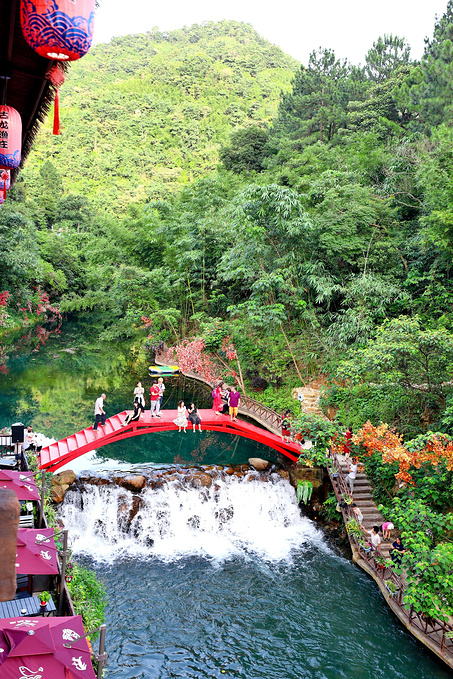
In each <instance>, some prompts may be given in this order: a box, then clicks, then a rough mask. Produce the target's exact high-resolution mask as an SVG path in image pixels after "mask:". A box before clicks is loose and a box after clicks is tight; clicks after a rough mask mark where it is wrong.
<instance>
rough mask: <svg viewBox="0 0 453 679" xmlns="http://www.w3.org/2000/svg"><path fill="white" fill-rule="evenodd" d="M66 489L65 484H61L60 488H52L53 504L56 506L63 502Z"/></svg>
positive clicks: (66, 485)
mask: <svg viewBox="0 0 453 679" xmlns="http://www.w3.org/2000/svg"><path fill="white" fill-rule="evenodd" d="M68 488H69V485H68V484H67V483H65V484H63V485H62V486H52V502H55V504H57V505H58V504H60V502H63V499H64V496H65V493H66V491H67V490H68Z"/></svg>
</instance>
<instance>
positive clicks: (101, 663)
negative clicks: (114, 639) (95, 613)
mask: <svg viewBox="0 0 453 679" xmlns="http://www.w3.org/2000/svg"><path fill="white" fill-rule="evenodd" d="M106 629H107V625H101V634H100V636H99V659H98V671H97V675H96V676H97V679H102V672H103V670H104V667H105V665H106V662H107V654H106V653H105V631H106Z"/></svg>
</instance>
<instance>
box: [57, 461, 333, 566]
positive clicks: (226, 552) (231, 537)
mask: <svg viewBox="0 0 453 679" xmlns="http://www.w3.org/2000/svg"><path fill="white" fill-rule="evenodd" d="M268 478H269V481H268V482H263V481H260V480H257V479H256V478H255V479H254V480H253V481H250V477H249V476H244V477H242V478H238V477H235V476H232V477H227V478H226V479H224V480H220V479H216V481H215V483H213V484H212V486H211V487H210V488H194V487H192V486H191V485H190V484H187V485H183V484H181V483H180V482H179V481H170V482H168V483H165V485H164V486H163V487H161V488H159V489H155V490H153V489H151V488H145V489H144V490H143V491H142V493H141V494H140V495H139V496H137V495H135V496H134V494H133V493H131V492H129V491H127V490H125V489H123V488H120V487H117V486H94V485H87V486H86V487H85V490H84V491H83V492H80V491H68V492H67V493H66V496H65V500H64V503H63V505H62V507H61V510H60V516H61V518H62V520H63V522H64V524H65V527H66V528H68V529H69V535H70V540H71V548H72V550H73V552H74V554H76V555H77V554H86V555H89V556H91V557H92V558H94V559H96V560H101V561H104V560H107V561H111V560H113V559H115V558H118V557H122V556H125V555H128V556H133V555H136V556H141V557H158V558H160V559H162V560H165V561H173V560H175V559H178V558H181V557H187V556H192V555H198V556H204V557H206V558H209V559H212V560H215V561H223V560H225V559H227V558H231V557H233V556H237V555H241V556H243V557H245V558H253V557H256V556H259V557H261V558H262V559H265V560H271V561H277V560H289V559H290V558H291V554H292V552H293V551H294V550H295V549H297V548H300V547H301V546H303V545H312V544H316V546H317V547H319V548H321V549H324V550H327V549H328V548H327V546H326V545H325V543H324V541H323V537H322V534H321V533H320V532H319V531H318V530H317V529H316V527H315V526H314V524H313V523H312V522H311V521H310V520H309V519H307V518H305V517H303V516H301V514H300V510H299V508H298V506H297V501H296V497H295V493H294V489H293V488H292V486H291V485H290V484H289V483H288V482H287V481H285V480H284V479H282V478H281V477H280V476H278V475H277V474H271V475H270V477H268ZM138 498H140V500H138ZM137 501H138V502H139V505H140V506H139V508H138V511H137V513H136V514H135V516H134V518H133V519H132V521H131V522H130V520H129V519H130V511H131V509H133V507H134V503H135V509H136V508H137Z"/></svg>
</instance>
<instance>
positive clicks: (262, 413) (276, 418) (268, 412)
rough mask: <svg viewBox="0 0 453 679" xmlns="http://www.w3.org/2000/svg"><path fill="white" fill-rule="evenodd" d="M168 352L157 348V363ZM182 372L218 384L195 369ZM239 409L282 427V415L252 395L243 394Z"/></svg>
mask: <svg viewBox="0 0 453 679" xmlns="http://www.w3.org/2000/svg"><path fill="white" fill-rule="evenodd" d="M166 353H167V348H166V347H165V346H164V347H159V348H157V351H156V363H157V362H158V361H159V362H161V361H163V360H164V357H165V355H166ZM181 372H182V374H183V375H185V376H186V377H192V378H193V379H197V380H200V381H201V382H204V383H205V384H206V385H208V386H209V387H211V389H213V388H214V387H215V386H216V384H215V383H214V382H210V381H208V380H207V379H205V378H204V377H203V376H201V375H199V374H198V373H197V372H195V371H193V370H190V371H188V370H187V371H181ZM239 409H240V411H241V412H242V413H244V414H249V415H252V416H253V417H255V418H256V419H258V420H259V421H260V422H262V423H263V424H264V425H265V426H266V425H267V426H268V427H272V428H273V429H278V430H280V429H281V426H282V421H283V418H282V416H281V415H280V414H279V413H277V412H276V411H275V410H273V409H272V408H269V407H268V406H266V405H264V403H261V402H260V401H257V400H256V399H254V398H251V397H250V396H245V394H242V396H241V403H240V407H239Z"/></svg>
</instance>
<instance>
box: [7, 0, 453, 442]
mask: <svg viewBox="0 0 453 679" xmlns="http://www.w3.org/2000/svg"><path fill="white" fill-rule="evenodd" d="M426 32H427V33H429V32H430V28H429V27H427V28H426ZM452 32H453V12H452V0H450V1H449V3H448V6H447V9H446V13H445V15H444V16H443V17H441V18H440V19H439V20H438V22H437V23H436V25H435V26H434V30H433V37H432V39H431V40H430V41H428V42H427V44H426V49H425V54H424V56H423V58H422V59H421V61H420V63H416V62H413V61H412V60H411V58H410V52H409V48H408V46H407V44H406V42H405V40H404V38H403V37H397V36H391V35H386V36H381V37H379V36H377V37H376V41H375V42H374V44H373V45H370V50H369V52H368V54H367V56H366V60H365V64H364V65H363V66H358V65H351V64H349V63H348V62H346V61H340V60H338V59H337V58H336V56H335V54H334V53H333V51H332V50H330V49H328V48H326V49H319V50H317V51H315V52H313V54H312V55H311V57H310V61H309V63H308V65H307V66H302V67H298V66H296V64H295V62H294V61H293V60H292V59H290V58H288V57H286V56H285V55H284V54H283V53H282V52H281V51H280V50H279V49H278V48H276V47H273V46H272V45H270V44H269V43H268V42H266V41H265V40H263V39H261V38H260V37H259V36H258V35H257V34H256V33H255V32H254V31H253V29H252V28H251V27H250V26H248V25H244V24H238V23H235V22H220V23H218V24H214V23H209V24H206V25H203V26H192V27H190V28H184V29H181V30H180V31H174V32H172V33H169V34H161V33H152V34H146V35H138V36H128V37H125V38H119V39H116V40H114V41H113V42H112V43H110V44H109V45H100V46H98V47H96V48H95V49H94V50H93V51H92V53H90V54H89V55H88V56H87V57H86V58H84V59H83V60H81V62H80V63H79V64H76V65H75V66H74V67H73V68H72V70H71V75H70V78H69V79H68V82H67V83H66V84H65V86H64V90H63V92H62V99H63V110H62V116H63V121H64V130H65V132H64V134H63V135H62V136H61V137H60V138H52V136H51V135H50V127H49V128H48V127H46V128H45V129H44V130H43V133H42V135H41V138H40V140H39V142H38V143H37V145H36V148H35V150H34V153H33V154H32V157H31V158H30V160H29V162H28V164H27V167H26V168H25V169H24V171H23V172H22V175H21V178H20V180H19V181H18V182H17V184H16V187H15V188H14V190H13V191H12V193H11V196H9V198H8V201H7V202H6V203H5V204H4V205H3V207H2V208H1V210H0V240H1V244H3V247H2V248H0V276H1V279H2V284H1V286H0V292H1V291H8V292H10V293H11V294H10V297H9V298H8V299H7V302H6V303H5V304H3V306H2V308H3V312H2V314H3V315H2V327H3V328H4V329H6V330H7V329H8V328H9V327H11V326H12V325H14V322H15V321H16V322H17V319H18V312H17V308H18V307H19V309H23V308H25V305H26V304H29V305H30V306H31V307H32V308H33V305H35V308H36V304H37V302H36V299H37V295H38V297H39V295H40V294H42V293H45V294H46V295H48V296H49V299H50V302H53V303H54V304H58V305H59V307H60V309H61V310H62V311H63V312H67V313H76V314H85V313H87V314H90V317H91V318H92V319H95V320H96V322H97V324H98V327H99V332H100V336H101V338H102V339H103V340H105V341H110V340H114V339H117V338H122V337H125V336H129V337H130V336H137V338H142V339H144V338H145V337H146V335H150V339H149V341H150V342H152V341H155V340H156V339H163V340H166V341H169V342H175V341H177V340H179V339H181V338H183V337H187V336H191V335H194V334H197V335H202V336H204V337H205V338H209V342H210V344H211V345H215V341H214V339H213V338H216V337H219V336H220V335H222V333H223V334H224V333H225V332H228V334H229V335H230V336H231V337H232V338H233V340H234V342H235V344H236V348H237V350H238V352H239V355H240V356H241V358H242V362H243V365H245V366H246V367H247V368H248V371H249V372H248V374H249V376H250V378H252V377H253V376H256V375H259V376H260V377H262V378H263V379H265V380H267V382H268V383H269V387H268V389H266V390H265V391H264V393H263V394H262V396H261V397H260V398H263V399H264V400H267V402H268V403H270V404H271V405H273V406H274V407H282V406H283V405H285V404H286V403H287V398H288V393H289V392H290V389H291V387H292V386H294V384H296V383H298V382H299V381H300V379H299V377H298V375H297V371H296V365H297V370H298V371H299V373H300V374H301V375H302V377H303V379H304V380H307V381H309V380H310V379H311V378H312V377H313V376H315V375H319V374H320V373H321V374H322V375H323V376H324V379H325V380H327V382H328V384H329V389H328V390H326V392H325V394H326V395H325V406H328V405H331V406H334V407H335V408H337V409H338V416H339V417H341V418H342V419H343V420H347V421H349V422H351V423H352V424H353V425H354V426H357V425H360V424H362V423H363V422H364V421H365V420H366V419H367V418H371V419H372V420H373V421H379V420H380V419H382V420H385V421H388V422H390V423H392V424H395V425H397V426H399V427H400V430H401V431H403V432H405V433H414V432H415V433H416V432H419V431H422V430H424V428H426V426H428V425H430V426H431V425H434V424H435V425H436V426H438V427H442V428H443V429H444V430H446V431H449V430H450V429H452V431H453V417H452V413H453V394H452V393H451V379H452V371H453V354H452V353H451V347H453V339H452V337H453V326H452V315H451V311H452V305H453V281H452V273H453V270H452V266H451V252H452V249H453V240H452V238H453V236H452V233H453V231H452V224H453V220H452V214H453V193H452V182H451V177H452V176H453V165H452V158H453V153H452V149H453V129H452V112H451V96H450V88H451V78H450V72H451V63H452V59H451V55H450V51H451V42H450V36H451V33H452ZM434 82H435V85H434V84H433V83H434ZM12 226H13V227H14V229H13V233H14V238H11V237H10V236H8V234H10V233H11V227H12ZM23 243H26V247H25V248H24V247H23V246H22V244H23ZM1 299H2V298H0V304H2V302H1ZM5 314H6V315H5ZM19 317H20V313H19ZM143 317H146V318H147V319H150V320H147V321H146V324H147V326H148V329H147V330H145V329H144V328H143ZM282 383H283V386H281V384H282ZM277 386H278V387H279V389H278V390H277V389H276V387H277Z"/></svg>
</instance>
